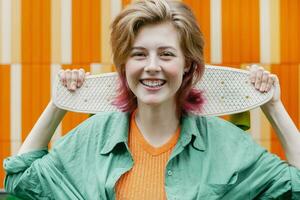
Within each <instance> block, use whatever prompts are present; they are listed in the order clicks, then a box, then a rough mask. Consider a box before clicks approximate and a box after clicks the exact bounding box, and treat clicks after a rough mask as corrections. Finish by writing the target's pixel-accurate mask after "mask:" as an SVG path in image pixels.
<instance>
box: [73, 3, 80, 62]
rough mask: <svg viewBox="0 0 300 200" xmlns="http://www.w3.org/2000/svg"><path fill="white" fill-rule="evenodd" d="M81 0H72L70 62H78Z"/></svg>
mask: <svg viewBox="0 0 300 200" xmlns="http://www.w3.org/2000/svg"><path fill="white" fill-rule="evenodd" d="M81 2H82V1H80V0H73V1H72V63H80V61H81V57H80V56H81V55H80V52H81V51H80V49H81V46H80V45H81V38H82V37H81V31H80V29H81V15H82V14H81V9H80V7H81Z"/></svg>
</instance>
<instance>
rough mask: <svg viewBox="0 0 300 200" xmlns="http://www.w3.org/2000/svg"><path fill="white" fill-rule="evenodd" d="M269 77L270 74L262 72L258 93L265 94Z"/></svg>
mask: <svg viewBox="0 0 300 200" xmlns="http://www.w3.org/2000/svg"><path fill="white" fill-rule="evenodd" d="M269 76H270V72H268V71H263V75H262V80H261V85H260V88H259V91H261V92H265V90H266V87H267V84H268V79H269Z"/></svg>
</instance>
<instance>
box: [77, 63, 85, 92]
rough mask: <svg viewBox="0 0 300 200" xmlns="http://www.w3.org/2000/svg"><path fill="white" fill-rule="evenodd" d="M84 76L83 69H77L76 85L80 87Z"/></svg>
mask: <svg viewBox="0 0 300 200" xmlns="http://www.w3.org/2000/svg"><path fill="white" fill-rule="evenodd" d="M84 78H85V71H84V69H82V68H81V69H79V71H78V80H77V87H78V88H79V87H81V86H82V84H83V82H84Z"/></svg>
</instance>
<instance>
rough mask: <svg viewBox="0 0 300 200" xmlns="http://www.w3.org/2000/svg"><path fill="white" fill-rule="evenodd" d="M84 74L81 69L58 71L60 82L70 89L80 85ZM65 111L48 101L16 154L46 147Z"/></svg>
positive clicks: (72, 89) (73, 89)
mask: <svg viewBox="0 0 300 200" xmlns="http://www.w3.org/2000/svg"><path fill="white" fill-rule="evenodd" d="M85 75H86V74H85V72H84V70H83V69H80V70H72V71H71V70H65V71H64V70H61V72H60V73H59V78H60V80H61V82H62V84H63V85H64V86H66V87H67V88H68V89H69V90H70V91H75V90H76V89H77V88H79V87H81V85H82V83H83V81H84V78H85ZM66 112H67V111H66V110H62V109H59V108H58V107H56V106H55V105H54V104H53V102H52V101H50V102H49V104H48V106H47V107H46V109H45V110H44V112H43V113H42V115H41V116H40V118H39V119H38V121H37V122H36V124H35V125H34V127H33V128H32V130H31V131H30V133H29V134H28V136H27V138H26V140H25V141H24V143H23V144H22V146H21V148H20V150H19V152H18V155H20V154H23V153H27V152H29V151H34V150H39V149H43V148H47V146H48V143H49V142H50V140H51V138H52V136H53V134H54V132H55V129H56V128H57V126H58V125H59V123H60V122H61V121H62V119H63V117H64V116H65V114H66Z"/></svg>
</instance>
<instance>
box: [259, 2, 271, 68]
mask: <svg viewBox="0 0 300 200" xmlns="http://www.w3.org/2000/svg"><path fill="white" fill-rule="evenodd" d="M259 8H260V9H259V12H260V13H259V16H260V62H261V63H263V64H268V63H270V61H271V49H270V47H271V27H270V26H271V19H270V17H271V16H270V0H260V1H259Z"/></svg>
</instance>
